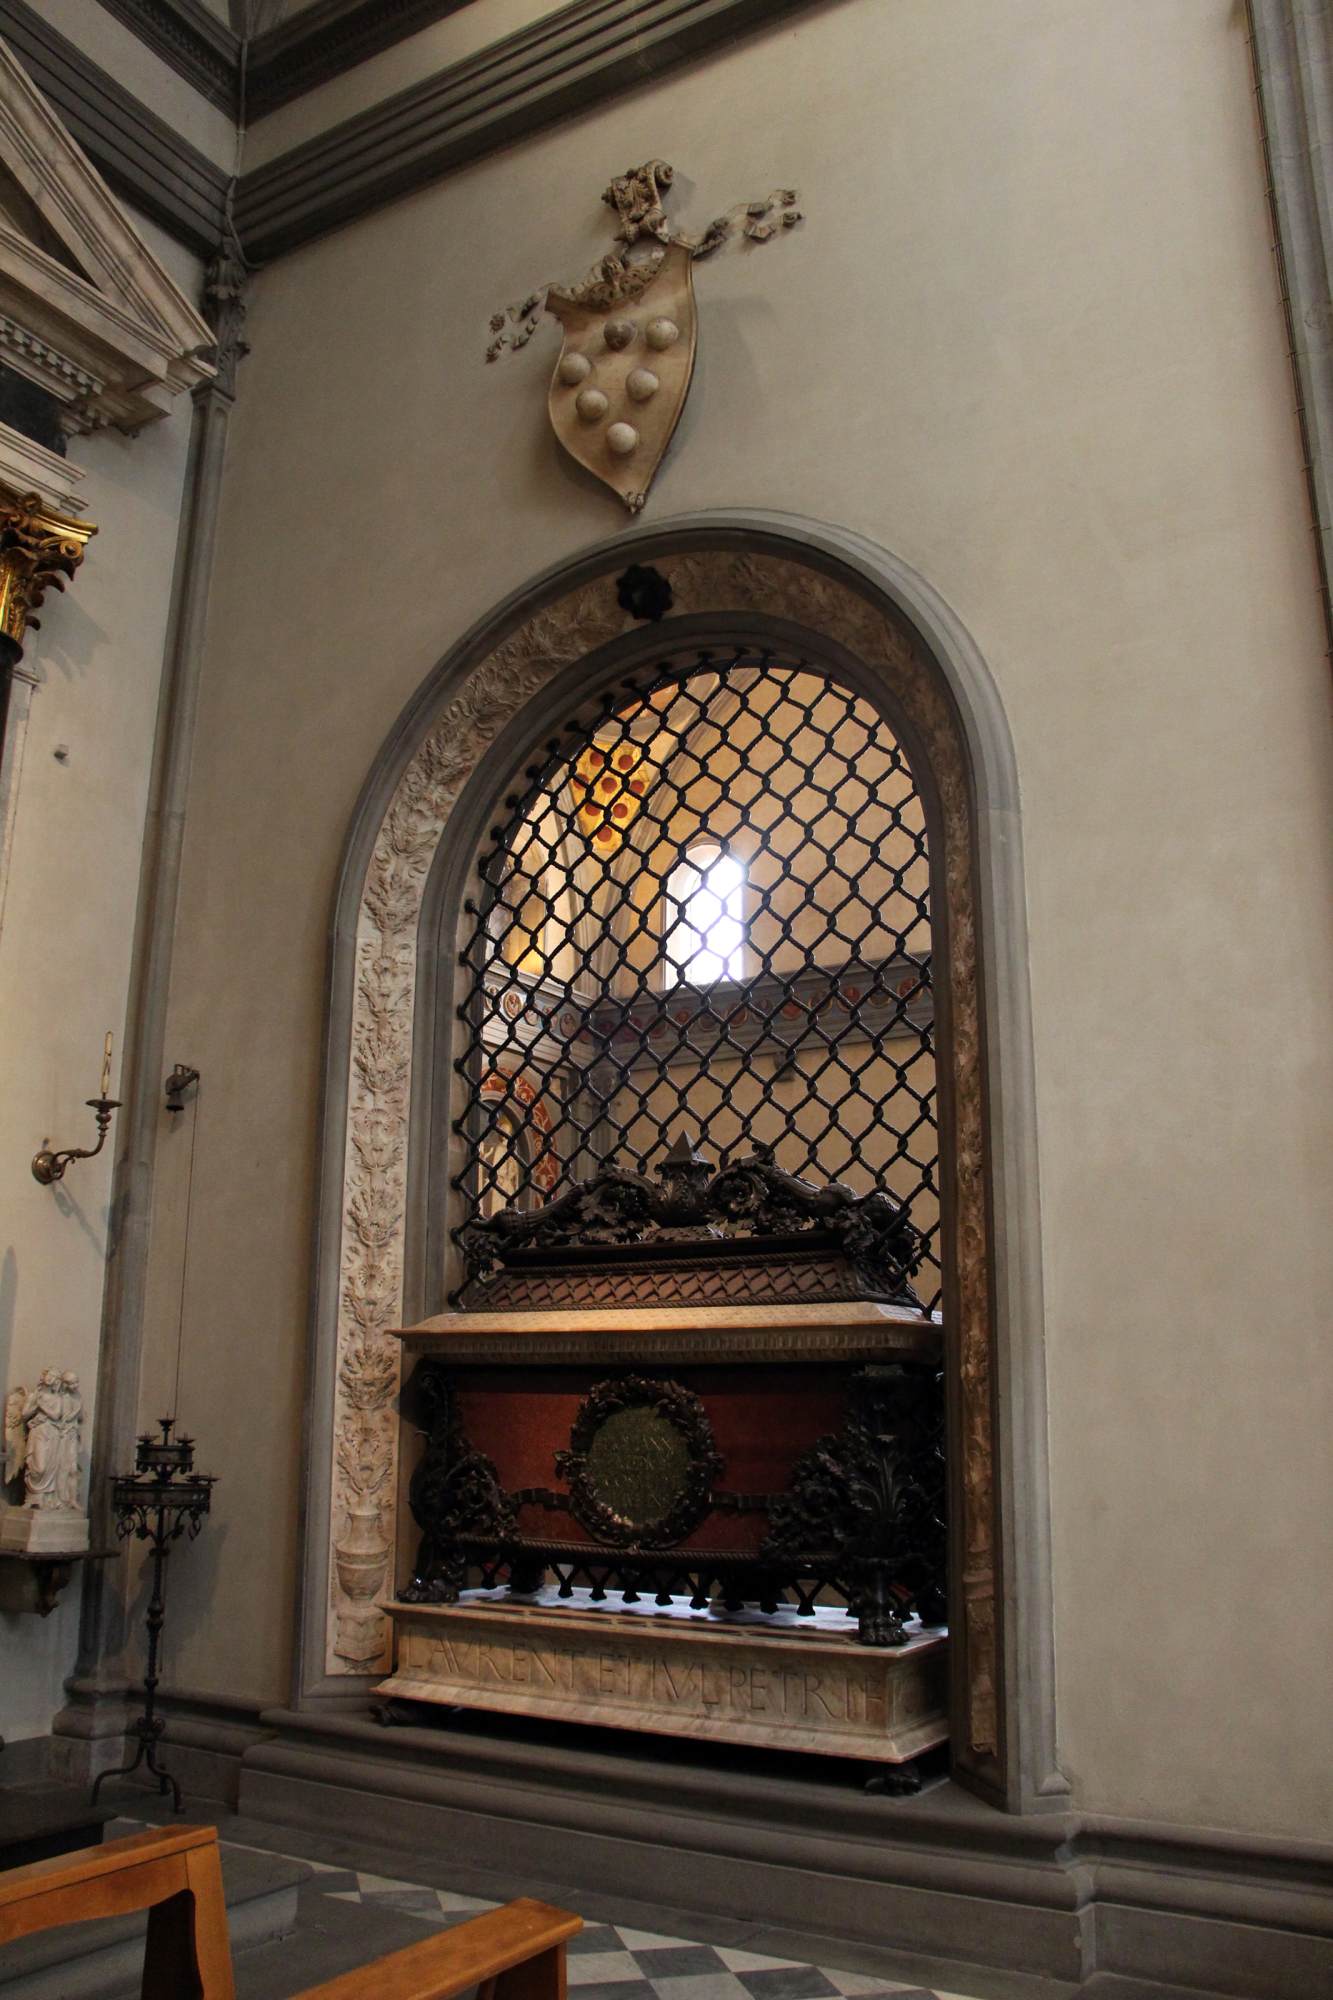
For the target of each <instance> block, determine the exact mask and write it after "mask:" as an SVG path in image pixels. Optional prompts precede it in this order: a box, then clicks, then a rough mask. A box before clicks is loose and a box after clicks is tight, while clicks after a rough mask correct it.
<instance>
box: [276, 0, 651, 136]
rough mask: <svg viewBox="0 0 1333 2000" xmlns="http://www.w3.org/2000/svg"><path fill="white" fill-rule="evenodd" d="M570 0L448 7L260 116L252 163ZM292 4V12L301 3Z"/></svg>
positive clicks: (493, 0) (491, 0)
mask: <svg viewBox="0 0 1333 2000" xmlns="http://www.w3.org/2000/svg"><path fill="white" fill-rule="evenodd" d="M566 4H567V0H485V5H483V6H476V5H472V6H467V7H462V8H460V9H459V10H458V12H457V13H454V14H447V15H445V17H444V19H443V20H440V21H435V22H432V24H431V26H430V27H429V28H422V29H421V30H420V31H419V32H418V33H417V34H415V35H407V36H405V37H404V38H403V40H402V41H401V42H395V44H394V45H393V47H392V48H389V49H384V50H382V51H381V53H380V54H379V55H377V56H371V57H369V58H368V60H367V61H365V62H361V63H358V64H357V65H356V67H355V68H354V69H349V70H346V71H345V72H344V73H343V75H341V76H337V77H334V78H332V79H331V81H330V82H328V83H325V84H321V85H320V87H319V88H318V89H317V90H308V91H306V92H305V93H304V94H303V95H302V96H301V97H298V98H296V99H295V100H294V102H292V103H291V104H284V105H282V106H281V108H280V109H279V110H277V111H271V112H270V113H269V115H268V117H267V118H260V119H257V120H256V122H255V123H254V124H253V125H252V126H251V127H250V129H249V131H248V132H247V134H246V138H245V167H246V171H247V172H249V170H250V169H251V168H253V167H263V166H267V164H268V162H269V161H270V160H272V159H276V158H277V156H278V154H279V153H285V152H287V151H288V150H289V149H290V148H291V147H293V146H299V145H301V144H303V143H304V141H305V140H307V139H313V138H316V137H317V136H318V135H319V133H321V132H327V131H328V129H329V127H330V126H331V125H337V124H339V123H340V122H341V121H342V120H343V119H344V118H354V117H355V116H356V114H357V112H358V111H368V110H369V109H370V107H371V106H372V105H374V104H380V103H382V102H383V100H384V99H385V98H386V97H392V96H393V94H394V93H395V92H396V91H399V90H407V89H408V88H410V86H411V85H412V84H414V83H418V82H420V80H421V78H422V77H425V76H432V75H434V73H435V71H436V70H441V69H446V68H447V67H448V66H449V64H450V63H456V62H462V61H463V59H464V57H466V56H470V55H475V54H476V53H477V51H478V50H479V49H485V48H489V47H490V45H491V43H492V42H499V41H503V40H504V38H505V36H506V35H516V34H517V33H518V32H519V30H520V29H521V28H530V27H531V26H532V24H533V22H534V21H541V20H544V19H545V17H546V16H547V15H548V14H555V13H558V12H559V11H560V8H561V7H562V6H564V5H566ZM287 11H288V14H289V15H290V14H292V13H295V12H299V11H300V10H299V9H293V8H289V9H288V10H287ZM266 25H267V24H266ZM616 171H619V169H616Z"/></svg>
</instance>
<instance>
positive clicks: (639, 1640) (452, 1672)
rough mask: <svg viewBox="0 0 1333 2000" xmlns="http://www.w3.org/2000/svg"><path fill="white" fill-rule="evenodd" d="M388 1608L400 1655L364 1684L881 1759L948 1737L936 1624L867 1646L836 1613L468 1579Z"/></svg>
mask: <svg viewBox="0 0 1333 2000" xmlns="http://www.w3.org/2000/svg"><path fill="white" fill-rule="evenodd" d="M545 1594H546V1593H543V1595H545ZM385 1608H386V1610H387V1611H388V1613H389V1616H390V1617H391V1618H392V1619H393V1622H394V1626H395V1628H396V1633H397V1641H398V1652H397V1657H398V1667H397V1671H396V1672H395V1673H394V1674H393V1675H392V1676H391V1677H390V1678H389V1679H388V1680H386V1681H382V1682H381V1683H380V1685H379V1687H378V1688H377V1689H376V1693H377V1694H383V1695H396V1696H398V1697H400V1698H402V1699H406V1700H409V1701H425V1702H440V1703H443V1704H447V1705H449V1706H451V1707H452V1706H458V1707H463V1708H485V1709H500V1710H503V1711H505V1712H508V1713H513V1714H518V1715H537V1716H543V1717H548V1718H551V1719H555V1720H560V1721H567V1722H585V1723H586V1722H591V1723H596V1724H599V1725H601V1726H602V1727H608V1728H615V1729H641V1730H653V1731H657V1732H660V1733H661V1734H663V1735H668V1736H699V1737H709V1738H713V1739H715V1740H717V1741H719V1742H725V1743H759V1744H763V1745H765V1746H767V1747H769V1748H774V1749H783V1750H801V1751H807V1752H812V1753H814V1754H815V1755H822V1756H826V1757H858V1758H864V1759H868V1760H871V1761H873V1762H876V1763H884V1764H898V1763H902V1762H904V1761H905V1760H906V1759H908V1758H910V1757H914V1756H916V1755H918V1754H919V1752H921V1751H923V1750H927V1749H929V1748H930V1747H931V1746H932V1745H934V1744H936V1743H943V1742H944V1741H945V1739H946V1737H947V1736H948V1724H947V1721H946V1708H947V1702H948V1637H947V1635H946V1634H945V1633H943V1632H938V1631H936V1632H922V1633H920V1634H919V1635H917V1636H914V1637H912V1638H909V1640H908V1641H907V1643H906V1644H905V1645H903V1646H899V1647H894V1648H879V1647H869V1646H861V1645H858V1644H857V1642H856V1638H855V1635H854V1632H853V1631H852V1630H850V1629H849V1627H848V1621H847V1620H846V1619H845V1618H843V1617H842V1616H841V1614H838V1613H825V1614H823V1615H821V1616H818V1617H816V1618H814V1619H800V1620H799V1621H798V1620H797V1619H796V1617H795V1616H794V1614H779V1615H778V1616H777V1617H776V1618H764V1617H762V1616H761V1615H760V1614H754V1615H753V1617H752V1618H747V1617H745V1616H744V1615H742V1616H741V1617H738V1618H734V1619H727V1620H722V1619H715V1618H712V1617H710V1616H709V1615H708V1614H706V1613H704V1614H692V1613H689V1612H687V1611H684V1610H673V1611H665V1612H664V1611H660V1610H652V1611H648V1610H644V1611H639V1612H629V1611H601V1610H595V1609H591V1608H583V1607H579V1608H575V1607H573V1606H566V1605H557V1604H549V1605H548V1604H543V1603H541V1602H532V1601H528V1602H524V1601H521V1600H512V1599H508V1600H506V1599H504V1598H503V1597H501V1595H500V1594H499V1593H494V1594H493V1593H490V1592H481V1591H477V1592H469V1593H466V1594H465V1597H464V1599H463V1601H462V1602H460V1603H458V1604H449V1605H420V1604H396V1603H395V1604H389V1605H387V1606H386V1607H385Z"/></svg>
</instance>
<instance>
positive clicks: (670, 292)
mask: <svg viewBox="0 0 1333 2000" xmlns="http://www.w3.org/2000/svg"><path fill="white" fill-rule="evenodd" d="M672 179H673V171H672V169H671V168H670V167H669V166H668V165H667V163H666V161H665V160H648V161H647V162H646V163H645V164H644V165H643V166H641V167H634V168H631V170H630V171H629V172H628V173H626V174H622V175H620V176H619V177H618V178H617V179H616V180H613V181H612V183H611V185H610V187H608V188H607V189H606V191H605V193H604V194H603V196H602V199H603V201H605V202H606V203H607V205H608V206H609V207H611V208H614V209H615V211H616V213H617V215H618V216H619V219H620V227H619V229H618V230H617V232H616V234H617V241H618V242H619V243H620V244H621V245H622V246H623V247H622V248H621V249H620V250H617V251H613V252H612V253H611V254H610V255H608V256H606V257H603V258H601V259H600V261H599V262H598V263H597V264H595V265H594V267H593V269H592V270H591V271H590V272H589V273H588V275H587V277H586V278H584V279H583V280H582V282H581V283H579V284H576V285H557V284H548V285H544V286H542V287H541V289H540V290H539V291H536V292H533V293H531V294H530V295H529V296H528V297H527V298H526V299H524V300H523V302H522V304H521V305H513V306H507V307H506V308H505V310H504V311H503V312H498V313H496V314H495V315H494V316H493V318H492V320H491V335H492V339H491V343H490V346H489V347H488V348H487V350H486V359H487V360H488V361H494V360H496V359H498V357H499V356H500V355H501V354H502V353H503V352H504V351H505V350H506V349H511V350H512V349H517V348H521V347H525V346H526V345H527V343H528V341H529V340H531V338H532V336H533V334H534V333H535V332H536V331H537V328H538V326H539V325H540V323H541V321H542V318H543V315H544V314H546V313H550V314H551V315H552V317H553V318H555V319H557V320H559V322H560V324H561V326H562V328H563V329H564V340H563V343H562V345H561V349H560V356H559V359H558V360H557V362H556V364H555V372H554V374H553V376H552V378H551V387H550V392H549V396H548V408H549V410H550V416H551V425H552V428H553V429H554V431H555V434H556V436H557V437H558V438H559V440H560V442H561V444H562V445H563V446H564V448H565V450H566V451H567V452H568V453H569V454H570V457H571V458H575V459H577V460H578V462H579V464H580V465H582V466H586V468H587V470H588V471H589V472H591V473H592V474H594V476H595V477H596V478H598V479H600V480H602V481H603V482H604V483H605V484H606V485H607V486H609V487H610V488H611V490H612V492H613V493H616V494H618V495H619V497H620V498H621V500H623V501H624V503H625V505H626V506H627V507H628V508H629V511H630V512H631V514H637V513H638V512H639V510H640V508H641V507H642V506H643V504H644V501H645V500H646V499H647V497H648V488H649V487H650V486H651V484H652V481H653V476H654V474H655V473H656V471H657V469H658V467H659V466H660V465H661V463H662V460H663V459H664V457H665V456H666V451H667V446H668V445H669V444H670V442H671V439H672V435H673V433H674V432H675V428H676V425H677V424H678V423H679V421H680V415H681V412H682V410H683V409H684V407H685V398H686V397H687V396H688V395H689V393H690V378H691V376H692V375H693V373H694V357H695V353H696V351H697V348H698V341H699V320H698V313H697V310H696V307H695V300H694V266H695V264H696V263H697V262H698V261H699V259H700V258H701V257H707V256H709V255H711V254H712V252H713V251H715V250H719V249H720V248H721V247H722V245H723V244H724V243H726V242H727V241H728V240H729V239H730V238H731V237H732V236H733V235H735V234H736V232H737V230H738V229H739V231H740V232H741V234H742V235H743V237H744V238H745V239H747V240H748V241H749V242H751V243H764V242H767V241H768V240H769V239H770V238H771V237H774V236H776V235H777V234H778V233H779V232H780V231H782V230H784V229H791V228H793V227H794V226H795V224H796V223H798V222H800V221H801V219H802V218H801V212H800V210H799V208H798V207H797V206H796V193H795V190H794V189H792V188H776V189H775V190H774V191H773V193H771V194H769V195H767V196H765V197H764V199H763V200H762V201H752V202H743V203H741V204H739V205H738V206H737V207H736V208H734V209H731V210H729V211H728V213H727V214H726V215H723V216H719V217H718V219H717V220H716V221H714V222H711V223H710V224H709V225H708V228H707V229H706V230H705V231H704V233H703V235H702V236H698V237H690V236H686V235H683V234H681V233H679V232H677V231H674V230H673V229H672V227H671V224H670V222H669V221H668V219H667V215H666V212H665V209H664V206H663V195H664V191H665V190H666V189H667V188H669V187H670V185H671V182H672Z"/></svg>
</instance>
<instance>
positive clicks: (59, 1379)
mask: <svg viewBox="0 0 1333 2000" xmlns="http://www.w3.org/2000/svg"><path fill="white" fill-rule="evenodd" d="M82 1431H83V1396H82V1394H81V1392H80V1389H79V1378H78V1376H77V1375H76V1374H75V1373H74V1372H73V1371H72V1370H71V1369H65V1370H63V1371H62V1370H61V1369H59V1368H43V1370H42V1372H41V1374H40V1375H39V1376H38V1378H37V1381H36V1384H35V1386H34V1387H33V1388H32V1389H24V1388H15V1389H11V1390H10V1392H9V1394H8V1396H6V1398H5V1465H4V1478H5V1485H6V1486H7V1487H8V1488H10V1489H11V1491H13V1490H15V1489H17V1488H18V1486H19V1483H20V1481H21V1482H22V1498H21V1500H17V1501H16V1502H15V1503H11V1504H10V1505H9V1506H8V1507H6V1509H5V1511H4V1515H3V1518H2V1519H0V1548H6V1549H18V1550H23V1551H28V1552H32V1553H36V1552H40V1551H45V1550H59V1551H68V1550H74V1549H84V1548H86V1547H87V1546H88V1518H87V1515H86V1514H85V1513H84V1511H83V1509H82V1507H81V1506H80V1505H79V1448H80V1443H81V1438H82Z"/></svg>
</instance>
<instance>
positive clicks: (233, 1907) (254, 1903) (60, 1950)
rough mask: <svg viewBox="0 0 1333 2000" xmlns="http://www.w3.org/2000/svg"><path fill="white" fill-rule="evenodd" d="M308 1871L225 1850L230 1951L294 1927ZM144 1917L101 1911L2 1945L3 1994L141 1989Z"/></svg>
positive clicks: (114, 1997)
mask: <svg viewBox="0 0 1333 2000" xmlns="http://www.w3.org/2000/svg"><path fill="white" fill-rule="evenodd" d="M309 1875H310V1870H309V1869H308V1868H305V1867H303V1866H302V1865H301V1863H300V1862H299V1861H285V1860H283V1859H282V1858H281V1857H280V1856H278V1855H273V1854H259V1853H257V1852H255V1850H254V1849H253V1848H248V1847H227V1846H225V1845H224V1846H223V1848H222V1881H223V1888H224V1891H225V1893H226V1898H227V1929H228V1931H229V1933H230V1935H231V1948H232V1952H233V1955H234V1954H236V1953H237V1952H242V1951H244V1950H246V1949H247V1947H249V1946H251V1945H257V1944H269V1943H272V1942H273V1940H274V1939H276V1938H281V1937H287V1936H289V1935H290V1933H291V1932H292V1931H294V1930H295V1929H296V1906H297V1892H298V1890H299V1889H300V1886H301V1884H302V1882H304V1881H306V1880H308V1879H309ZM146 1922H147V1919H146V1917H143V1916H133V1917H99V1918H97V1919H95V1920H94V1921H92V1922H90V1923H85V1924H66V1925H64V1926H62V1928H61V1929H60V1930H56V1931H44V1932H42V1933H41V1934H40V1935H38V1936H37V1937H30V1938H21V1939H20V1940H19V1942H18V1943H17V1944H9V1945H3V1946H0V2000H122V1997H123V1996H124V1995H126V1994H136V1993H137V1992H138V1991H139V1978H140V1974H141V1971H142V1967H143V1937H144V1928H145V1925H146Z"/></svg>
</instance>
